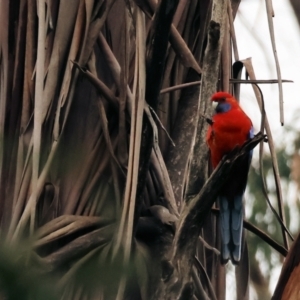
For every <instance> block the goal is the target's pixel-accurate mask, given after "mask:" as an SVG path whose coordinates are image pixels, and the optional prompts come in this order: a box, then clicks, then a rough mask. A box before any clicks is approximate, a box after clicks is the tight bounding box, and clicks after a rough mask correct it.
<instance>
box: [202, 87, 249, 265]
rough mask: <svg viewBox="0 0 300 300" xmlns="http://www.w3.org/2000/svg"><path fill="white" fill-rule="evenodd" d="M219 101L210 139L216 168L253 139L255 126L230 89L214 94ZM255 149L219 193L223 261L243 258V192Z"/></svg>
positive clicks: (215, 99) (208, 140) (208, 134)
mask: <svg viewBox="0 0 300 300" xmlns="http://www.w3.org/2000/svg"><path fill="white" fill-rule="evenodd" d="M211 100H212V101H214V102H217V103H218V105H217V107H216V109H215V114H214V115H213V117H212V124H211V125H210V126H209V128H208V132H207V136H206V141H207V144H208V146H209V148H210V156H211V162H212V166H213V168H214V169H215V168H216V167H217V165H218V164H219V162H220V161H221V159H222V157H223V156H224V155H226V154H228V153H229V152H231V151H232V150H233V149H235V148H236V147H241V146H242V145H243V144H244V143H245V142H246V141H247V140H249V139H251V138H253V126H252V122H251V120H250V119H249V117H248V116H247V115H246V114H245V112H244V111H243V110H242V108H241V107H240V105H239V103H238V102H237V100H236V99H235V98H234V97H233V96H232V95H230V94H229V93H226V92H217V93H215V94H213V96H212V98H211ZM251 159H252V151H251V152H249V153H248V156H245V157H243V158H242V159H241V160H240V161H239V164H238V166H237V167H235V168H234V169H233V170H232V173H231V174H232V175H231V176H230V178H229V179H228V181H227V182H226V183H225V186H224V187H223V188H222V189H221V191H220V194H219V206H220V225H221V226H220V228H221V238H222V251H221V252H222V258H221V262H222V263H227V261H228V260H229V259H231V261H232V263H234V264H238V263H239V261H240V258H241V247H242V233H243V195H244V192H245V188H246V184H247V177H248V171H249V167H250V163H251Z"/></svg>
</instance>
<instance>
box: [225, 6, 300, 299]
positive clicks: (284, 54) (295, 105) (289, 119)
mask: <svg viewBox="0 0 300 300" xmlns="http://www.w3.org/2000/svg"><path fill="white" fill-rule="evenodd" d="M273 9H274V13H275V17H274V18H273V23H274V29H275V41H276V48H277V54H278V58H279V63H280V67H281V75H282V78H283V79H290V80H293V81H294V83H284V84H283V98H284V110H285V114H284V116H285V128H286V127H288V126H292V127H294V128H296V129H297V130H298V131H299V132H300V72H299V70H300V56H299V53H300V29H299V25H298V23H297V20H296V18H295V16H294V12H293V10H292V8H291V6H290V3H289V0H273ZM234 25H235V31H236V36H237V42H238V51H239V58H240V59H245V58H248V57H251V58H252V63H253V66H254V71H255V74H256V78H257V79H276V78H277V75H276V68H275V60H274V56H273V51H272V46H271V40H270V35H269V27H268V21H267V14H266V6H265V1H264V0H243V1H241V4H240V7H239V11H238V14H237V17H236V20H235V23H234ZM260 87H261V89H262V91H263V93H264V99H265V106H266V111H267V115H268V119H269V122H270V126H271V129H272V133H273V138H274V141H275V145H278V146H280V145H285V146H287V147H289V145H288V143H289V141H290V138H291V135H289V134H286V131H285V130H284V128H283V127H281V125H280V122H279V96H278V95H279V93H278V87H277V85H274V84H273V85H262V84H261V85H260ZM241 104H242V106H243V107H244V109H245V111H246V112H247V114H248V115H249V117H250V118H251V119H252V121H253V124H254V127H255V130H256V131H258V130H259V127H260V113H259V110H258V107H257V103H256V99H255V96H254V93H253V90H252V87H251V86H250V85H244V86H243V87H242V89H241ZM296 119H298V120H296ZM262 267H263V266H262ZM229 270H232V268H231V267H230V266H229ZM280 271H281V267H280V266H278V268H276V269H275V270H274V272H273V274H271V287H270V289H271V292H273V290H274V288H275V285H276V283H277V280H278V276H279V274H280ZM227 279H229V281H230V284H229V285H228V286H231V288H228V290H227V300H229V299H230V300H233V299H234V298H233V297H232V295H234V294H235V289H234V273H233V270H232V271H230V272H229V275H228V277H227ZM250 299H251V300H252V299H256V297H255V293H254V292H253V291H251V290H250Z"/></svg>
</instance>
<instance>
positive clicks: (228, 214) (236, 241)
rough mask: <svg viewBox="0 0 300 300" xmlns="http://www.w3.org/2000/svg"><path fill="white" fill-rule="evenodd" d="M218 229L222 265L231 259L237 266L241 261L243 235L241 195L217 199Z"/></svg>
mask: <svg viewBox="0 0 300 300" xmlns="http://www.w3.org/2000/svg"><path fill="white" fill-rule="evenodd" d="M219 202H220V227H221V236H222V261H221V262H222V263H223V264H225V263H227V261H228V260H229V259H231V261H232V263H233V264H238V263H239V261H240V259H241V249H242V234H243V195H239V196H234V197H233V199H228V198H227V197H225V196H220V197H219Z"/></svg>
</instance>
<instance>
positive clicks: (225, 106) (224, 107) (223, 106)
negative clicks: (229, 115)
mask: <svg viewBox="0 0 300 300" xmlns="http://www.w3.org/2000/svg"><path fill="white" fill-rule="evenodd" d="M230 109H231V105H230V104H229V103H226V102H225V103H219V104H218V105H217V107H216V113H225V112H228V111H229V110H230Z"/></svg>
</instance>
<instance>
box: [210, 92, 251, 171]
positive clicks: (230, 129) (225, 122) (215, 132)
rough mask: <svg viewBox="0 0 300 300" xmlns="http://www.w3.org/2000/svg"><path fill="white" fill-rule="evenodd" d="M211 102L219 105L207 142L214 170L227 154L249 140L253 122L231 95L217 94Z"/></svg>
mask: <svg viewBox="0 0 300 300" xmlns="http://www.w3.org/2000/svg"><path fill="white" fill-rule="evenodd" d="M211 100H212V101H214V102H217V103H218V105H217V107H216V111H215V114H214V116H213V118H212V120H213V124H212V125H210V127H209V129H208V132H207V136H206V141H207V144H208V146H209V148H210V152H211V160H212V164H213V168H216V167H217V165H218V163H219V162H220V160H221V159H222V157H223V156H224V155H225V154H227V153H228V152H230V151H232V150H233V149H234V148H236V147H240V146H242V145H243V144H244V143H245V142H246V141H247V140H248V138H249V132H250V129H251V127H252V122H251V120H250V119H249V117H248V116H247V115H246V114H245V112H244V111H243V110H242V108H241V107H240V105H239V103H238V102H237V100H236V99H235V98H234V97H233V96H232V95H230V94H229V93H226V92H217V93H215V94H213V95H212V98H211Z"/></svg>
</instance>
